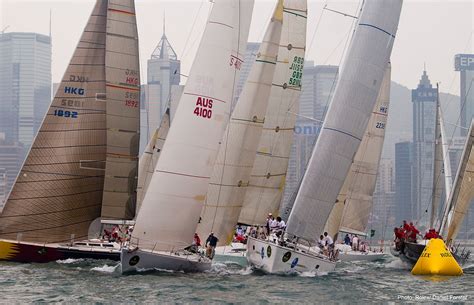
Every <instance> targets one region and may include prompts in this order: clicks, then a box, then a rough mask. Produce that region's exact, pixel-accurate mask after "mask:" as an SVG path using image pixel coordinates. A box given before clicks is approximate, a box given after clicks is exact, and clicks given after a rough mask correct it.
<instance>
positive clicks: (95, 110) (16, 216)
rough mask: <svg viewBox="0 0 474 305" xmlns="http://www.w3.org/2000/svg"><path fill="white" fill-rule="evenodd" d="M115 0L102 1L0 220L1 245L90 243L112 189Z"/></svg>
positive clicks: (90, 20)
mask: <svg viewBox="0 0 474 305" xmlns="http://www.w3.org/2000/svg"><path fill="white" fill-rule="evenodd" d="M106 17H107V1H106V0H98V1H97V3H96V4H95V7H94V9H93V11H92V14H91V16H90V18H89V21H88V22H87V25H86V27H85V29H84V32H83V34H82V36H81V38H80V40H79V43H78V45H77V47H76V50H75V51H74V54H73V56H72V59H71V61H70V63H69V66H68V67H67V69H66V72H65V73H64V76H63V78H62V80H61V84H60V86H59V88H58V90H57V93H56V96H55V97H54V99H53V101H52V103H51V105H50V107H49V109H48V112H47V114H46V117H45V118H44V120H43V123H42V125H41V127H40V130H39V131H38V134H37V136H36V138H35V140H34V142H33V144H32V146H31V149H30V152H29V154H28V156H27V158H26V160H25V163H24V164H23V167H22V169H21V171H20V173H19V175H18V177H17V179H16V182H15V185H14V186H13V189H12V191H11V193H10V195H9V198H8V200H7V202H6V204H5V208H4V209H3V212H2V215H1V217H0V238H6V239H13V240H15V239H17V237H18V238H19V239H21V240H24V241H32V242H41V243H48V242H64V241H70V240H71V238H72V237H73V238H76V239H80V238H87V234H88V228H89V225H90V224H91V223H92V221H93V220H94V219H96V218H98V217H100V210H101V204H102V190H103V183H104V169H105V154H106V134H105V129H106V126H105V110H106V109H105V108H106V103H105V41H106V38H105V36H106V33H105V31H106V21H107V20H106Z"/></svg>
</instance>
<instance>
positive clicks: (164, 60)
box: [140, 26, 181, 152]
mask: <svg viewBox="0 0 474 305" xmlns="http://www.w3.org/2000/svg"><path fill="white" fill-rule="evenodd" d="M147 64H148V66H147V84H146V85H143V86H142V96H141V98H142V105H141V111H140V114H141V115H140V116H141V121H142V122H147V124H141V128H140V133H141V136H140V151H141V152H142V151H143V149H144V147H145V146H146V144H147V143H148V140H149V139H150V137H151V136H152V134H153V132H154V131H155V129H156V128H157V127H158V126H159V124H160V122H161V118H162V117H163V115H164V114H165V112H166V108H167V107H168V105H169V103H170V101H171V94H172V91H173V90H175V89H174V88H175V87H179V82H180V81H181V74H180V71H181V62H180V61H179V60H178V56H177V55H176V52H175V51H174V49H173V47H172V46H171V44H170V42H169V41H168V38H167V37H166V34H165V28H164V26H163V36H162V37H161V40H160V42H159V43H158V45H157V46H156V48H155V50H154V51H153V53H152V54H151V58H150V59H149V60H148V62H147ZM174 102H178V101H176V100H175V101H174ZM176 105H177V104H176ZM176 105H175V104H172V105H170V107H171V112H172V113H174V111H175V110H176V109H173V107H176Z"/></svg>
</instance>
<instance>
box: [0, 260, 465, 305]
mask: <svg viewBox="0 0 474 305" xmlns="http://www.w3.org/2000/svg"><path fill="white" fill-rule="evenodd" d="M117 266H118V263H116V262H111V261H93V260H72V259H69V260H65V261H58V262H53V263H49V264H16V263H6V262H2V263H0V296H1V299H0V303H11V302H22V303H23V302H64V303H69V302H76V303H77V302H79V303H96V302H99V303H117V302H120V303H130V302H136V303H143V302H148V303H157V302H178V303H189V302H206V303H209V302H211V303H212V302H214V303H226V302H227V303H257V302H258V303H290V302H298V303H302V302H305V303H315V302H327V301H333V302H342V301H344V302H345V303H347V302H350V303H365V302H366V301H375V302H377V301H378V302H387V301H394V302H400V301H411V302H413V303H419V301H420V300H424V301H429V302H432V301H433V300H434V299H438V300H439V299H441V300H443V301H450V300H451V301H453V300H456V298H461V299H457V301H467V302H474V264H471V265H470V266H469V265H468V266H467V268H465V269H464V272H465V274H464V275H463V276H461V277H419V276H412V275H411V274H410V268H409V267H408V266H407V265H405V264H404V263H402V262H401V261H399V260H398V259H395V258H392V257H390V258H388V259H386V260H385V261H381V262H372V263H363V262H360V263H342V264H341V265H338V267H337V269H336V271H335V272H333V273H329V274H325V275H324V274H311V273H308V274H293V275H264V274H262V273H259V272H257V271H253V270H251V269H249V268H240V267H238V266H235V265H231V264H229V265H227V264H223V263H216V264H215V265H214V266H213V268H212V270H211V271H209V272H206V273H202V274H184V273H179V272H166V271H156V272H147V273H141V274H135V275H128V276H122V275H120V274H119V272H118V269H119V268H118V267H117Z"/></svg>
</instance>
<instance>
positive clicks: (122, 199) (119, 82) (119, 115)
mask: <svg viewBox="0 0 474 305" xmlns="http://www.w3.org/2000/svg"><path fill="white" fill-rule="evenodd" d="M105 74H106V77H107V78H106V79H107V83H106V95H107V105H106V109H107V117H106V124H107V158H106V166H105V179H104V194H103V199H102V215H101V216H102V219H133V218H134V216H135V209H136V199H137V198H136V196H137V193H136V188H137V179H138V150H139V140H140V65H139V60H138V31H137V22H136V16H135V3H134V0H109V1H108V9H107V36H106V52H105Z"/></svg>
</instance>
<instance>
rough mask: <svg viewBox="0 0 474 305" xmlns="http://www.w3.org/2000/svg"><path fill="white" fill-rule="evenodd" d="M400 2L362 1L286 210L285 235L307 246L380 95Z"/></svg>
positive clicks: (325, 215) (320, 227)
mask: <svg viewBox="0 0 474 305" xmlns="http://www.w3.org/2000/svg"><path fill="white" fill-rule="evenodd" d="M401 7H402V1H401V0H392V1H376V0H367V1H365V4H364V7H363V9H362V13H361V15H360V18H359V20H358V24H357V27H356V30H355V32H354V37H353V39H352V41H351V43H350V46H349V48H348V53H347V56H346V59H345V63H344V65H343V68H342V70H341V73H340V78H339V81H338V83H337V86H336V89H335V92H334V96H333V99H332V102H331V105H330V108H329V110H328V112H327V115H326V119H325V121H324V124H323V127H322V130H321V133H320V135H319V138H318V140H317V142H316V146H315V148H314V150H313V154H312V156H311V158H310V161H309V164H308V167H307V170H306V173H305V175H304V178H303V181H302V184H301V188H300V190H299V192H298V195H297V197H296V201H295V205H294V207H293V209H292V211H291V214H290V217H289V220H288V226H287V232H288V233H289V234H290V235H294V236H297V237H300V238H304V239H306V240H308V241H311V242H312V241H313V240H314V238H315V237H316V236H319V235H320V234H321V233H322V232H323V230H324V226H325V223H326V221H327V219H328V216H329V214H330V212H331V210H332V208H333V205H334V203H335V202H336V198H337V195H338V194H339V192H340V191H341V188H342V186H343V184H344V181H345V178H346V176H347V173H348V171H349V169H350V167H351V164H352V161H353V158H354V155H355V154H356V152H357V150H358V148H359V145H360V143H361V141H362V137H363V135H364V133H365V130H366V129H367V124H368V122H369V118H370V114H371V112H372V110H373V108H374V105H375V102H376V99H377V95H378V93H379V90H380V86H381V83H382V79H383V76H384V72H385V69H386V66H387V62H388V61H389V58H390V53H391V51H392V46H393V41H394V39H395V34H396V31H397V26H398V21H399V17H400V12H401Z"/></svg>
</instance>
